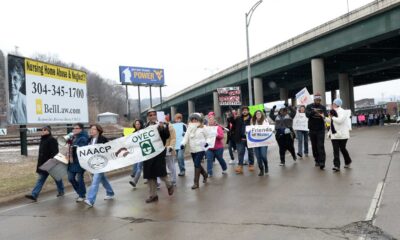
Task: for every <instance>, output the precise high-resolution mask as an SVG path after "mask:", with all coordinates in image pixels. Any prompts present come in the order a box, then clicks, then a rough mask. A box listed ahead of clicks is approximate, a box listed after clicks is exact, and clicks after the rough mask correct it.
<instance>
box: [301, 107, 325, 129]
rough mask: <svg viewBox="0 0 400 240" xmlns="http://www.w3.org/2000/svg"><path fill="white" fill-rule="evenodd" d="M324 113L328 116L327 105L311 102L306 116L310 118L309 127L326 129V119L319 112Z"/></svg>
mask: <svg viewBox="0 0 400 240" xmlns="http://www.w3.org/2000/svg"><path fill="white" fill-rule="evenodd" d="M317 112H320V113H323V114H324V116H325V117H327V116H328V113H327V112H326V107H325V106H324V105H321V104H319V105H316V104H315V103H312V104H309V105H307V107H306V117H307V118H308V129H309V130H310V131H311V132H312V131H325V120H324V118H322V117H321V116H319V115H318V114H317Z"/></svg>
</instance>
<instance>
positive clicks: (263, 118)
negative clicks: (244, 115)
mask: <svg viewBox="0 0 400 240" xmlns="http://www.w3.org/2000/svg"><path fill="white" fill-rule="evenodd" d="M258 112H259V113H261V119H260V120H257V117H256V115H257V113H258ZM264 121H265V116H264V113H263V112H261V111H260V110H257V111H256V112H255V113H254V115H253V118H252V122H253V125H256V123H258V124H260V125H261V124H263V122H264Z"/></svg>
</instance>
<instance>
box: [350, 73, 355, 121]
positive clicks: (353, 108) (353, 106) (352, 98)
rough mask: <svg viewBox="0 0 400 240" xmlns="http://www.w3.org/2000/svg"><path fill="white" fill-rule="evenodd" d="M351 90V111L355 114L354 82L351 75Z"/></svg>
mask: <svg viewBox="0 0 400 240" xmlns="http://www.w3.org/2000/svg"><path fill="white" fill-rule="evenodd" d="M349 90H350V109H351V112H352V113H353V114H354V113H355V103H354V82H353V78H352V77H349Z"/></svg>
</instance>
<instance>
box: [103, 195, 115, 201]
mask: <svg viewBox="0 0 400 240" xmlns="http://www.w3.org/2000/svg"><path fill="white" fill-rule="evenodd" d="M113 199H114V195H113V196H110V195H106V196H105V197H104V200H113Z"/></svg>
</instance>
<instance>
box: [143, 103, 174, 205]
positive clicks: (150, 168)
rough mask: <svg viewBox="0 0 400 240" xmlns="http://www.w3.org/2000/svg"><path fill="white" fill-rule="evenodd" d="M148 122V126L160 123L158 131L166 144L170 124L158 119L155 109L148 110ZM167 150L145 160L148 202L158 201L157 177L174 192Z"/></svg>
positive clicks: (144, 168) (144, 174)
mask: <svg viewBox="0 0 400 240" xmlns="http://www.w3.org/2000/svg"><path fill="white" fill-rule="evenodd" d="M147 118H148V122H147V124H146V127H148V126H151V125H158V133H159V134H160V138H161V140H162V142H163V144H164V146H165V143H166V141H167V139H168V138H169V136H170V133H169V127H168V124H166V123H164V122H158V121H157V112H156V111H155V110H154V109H149V111H148V112H147ZM165 155H166V150H165V149H164V151H163V152H162V153H160V154H158V155H157V156H155V157H154V158H151V159H149V160H146V161H144V162H143V177H144V178H145V179H147V180H148V186H149V192H150V196H149V198H148V199H146V203H151V202H156V201H158V196H157V177H159V178H160V179H161V180H162V181H164V182H165V185H166V186H167V189H168V194H169V195H172V194H173V193H174V187H173V185H172V183H171V181H170V180H169V179H168V175H167V167H166V162H165Z"/></svg>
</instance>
